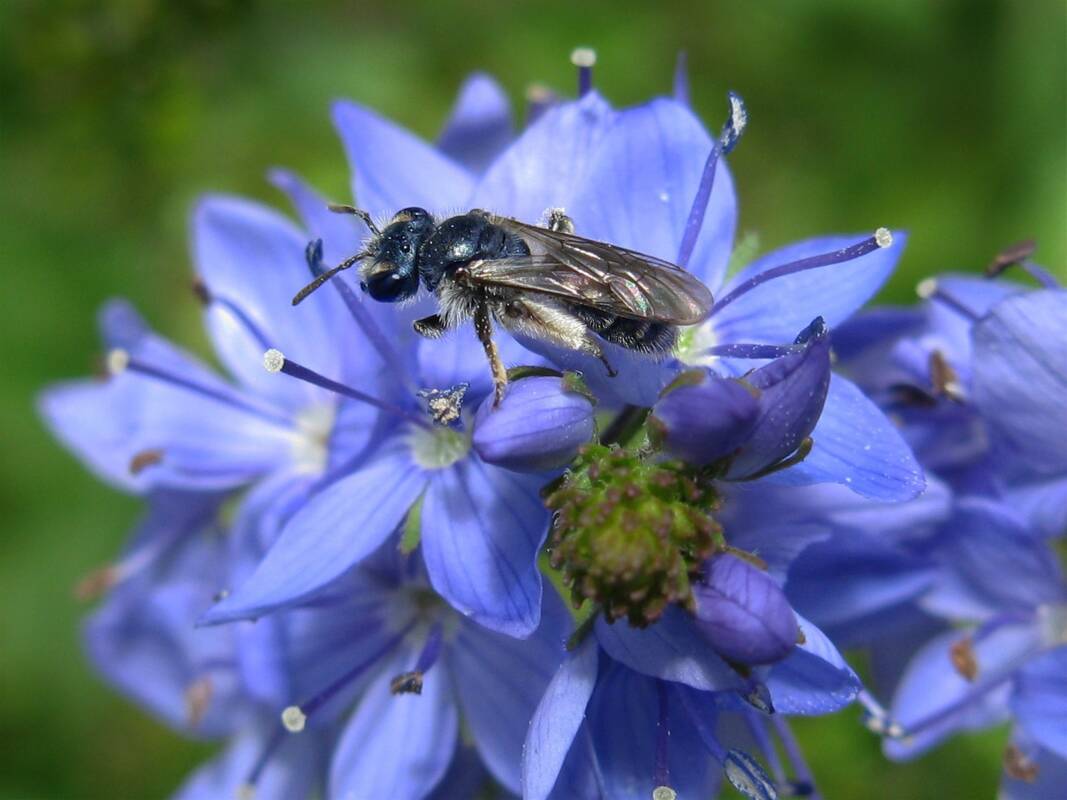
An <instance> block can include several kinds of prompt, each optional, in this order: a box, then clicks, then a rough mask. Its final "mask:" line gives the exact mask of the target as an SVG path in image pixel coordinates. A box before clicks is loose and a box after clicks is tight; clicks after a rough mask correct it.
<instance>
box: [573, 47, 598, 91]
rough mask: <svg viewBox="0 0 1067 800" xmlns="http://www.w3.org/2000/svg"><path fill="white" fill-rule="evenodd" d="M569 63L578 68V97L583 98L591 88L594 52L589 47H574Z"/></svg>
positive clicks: (594, 61)
mask: <svg viewBox="0 0 1067 800" xmlns="http://www.w3.org/2000/svg"><path fill="white" fill-rule="evenodd" d="M571 63H572V64H574V66H576V67H577V68H578V96H579V97H585V96H586V95H587V94H589V92H590V91H591V90H592V88H593V67H594V66H595V65H596V50H594V49H592V48H591V47H576V48H575V49H574V50H573V51H572V52H571Z"/></svg>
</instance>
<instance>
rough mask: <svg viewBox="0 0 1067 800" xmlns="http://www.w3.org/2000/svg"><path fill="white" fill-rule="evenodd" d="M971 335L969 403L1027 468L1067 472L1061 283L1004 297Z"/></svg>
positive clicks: (1065, 322)
mask: <svg viewBox="0 0 1067 800" xmlns="http://www.w3.org/2000/svg"><path fill="white" fill-rule="evenodd" d="M973 337H974V363H975V366H974V386H973V392H974V403H975V405H976V406H977V407H978V408H979V409H980V410H981V411H982V412H983V413H984V414H985V416H986V419H987V421H988V423H989V425H990V426H991V427H992V428H993V429H994V431H995V432H996V433H997V434H999V436H1000V437H1001V438H1002V440H1003V442H1004V444H1005V446H1006V447H1007V448H1008V449H1009V450H1010V451H1012V452H1014V453H1016V454H1018V455H1019V456H1020V457H1021V458H1022V459H1024V460H1025V462H1026V464H1027V466H1028V467H1029V469H1030V470H1033V471H1034V472H1037V473H1039V474H1045V475H1048V474H1053V473H1055V474H1061V475H1062V474H1063V473H1065V472H1067V447H1064V441H1065V439H1064V432H1065V431H1067V403H1065V402H1064V395H1065V393H1067V291H1062V290H1046V291H1035V292H1031V293H1029V294H1025V295H1020V296H1016V297H1011V298H1008V299H1007V300H1004V301H1003V302H1001V303H998V304H997V305H995V306H994V307H993V310H992V311H990V313H989V315H988V316H987V317H986V318H985V319H983V320H982V321H980V322H979V323H977V324H976V325H975V327H974V331H973Z"/></svg>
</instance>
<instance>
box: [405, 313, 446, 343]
mask: <svg viewBox="0 0 1067 800" xmlns="http://www.w3.org/2000/svg"><path fill="white" fill-rule="evenodd" d="M411 327H413V328H414V329H415V333H417V334H418V335H419V336H424V337H426V338H427V339H439V338H440V337H442V336H444V335H445V333H446V332H447V331H448V326H447V325H446V324H445V321H444V320H443V319H441V315H440V314H431V315H430V316H428V317H423V318H422V319H417V320H415V322H414V323H412V326H411Z"/></svg>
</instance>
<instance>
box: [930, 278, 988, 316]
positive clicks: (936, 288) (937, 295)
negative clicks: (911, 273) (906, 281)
mask: <svg viewBox="0 0 1067 800" xmlns="http://www.w3.org/2000/svg"><path fill="white" fill-rule="evenodd" d="M915 293H916V294H917V295H919V297H921V298H922V299H923V300H936V301H937V302H939V303H941V304H942V305H944V306H947V307H948V308H950V309H952V310H953V311H955V312H956V313H957V314H959V315H960V316H961V317H964V318H966V319H968V320H970V321H971V322H977V321H978V320H979V319H981V314H979V313H978V312H977V311H975V310H973V309H972V308H970V307H969V306H967V304H966V303H964V302H963V301H961V300H960V299H958V298H957V297H955V296H953V295H951V294H949V293H948V292H946V291H945V290H944V289H943V288H941V284H939V283H938V282H937V278H925V279H924V280H921V281H919V285H918V286H916V287H915Z"/></svg>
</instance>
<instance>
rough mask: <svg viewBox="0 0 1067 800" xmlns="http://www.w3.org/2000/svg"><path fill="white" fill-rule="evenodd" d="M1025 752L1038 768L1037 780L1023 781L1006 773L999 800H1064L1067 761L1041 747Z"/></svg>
mask: <svg viewBox="0 0 1067 800" xmlns="http://www.w3.org/2000/svg"><path fill="white" fill-rule="evenodd" d="M1014 738H1016V739H1018V738H1020V737H1019V736H1018V735H1016V737H1014ZM1023 752H1024V754H1025V755H1026V757H1027V758H1028V759H1029V760H1030V761H1031V762H1032V763H1033V765H1034V766H1035V767H1037V779H1036V780H1034V781H1032V782H1031V781H1023V780H1018V779H1015V778H1012V777H1011V776H1009V775H1008V774H1007V773H1005V774H1004V776H1003V777H1002V778H1001V782H1000V794H998V795H997V798H998V800H1062V798H1063V787H1064V786H1067V759H1064V758H1062V757H1060V756H1057V755H1056V754H1055V753H1052V752H1050V751H1048V750H1044V749H1041V748H1039V747H1029V746H1028V747H1025V748H1024V749H1023Z"/></svg>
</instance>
